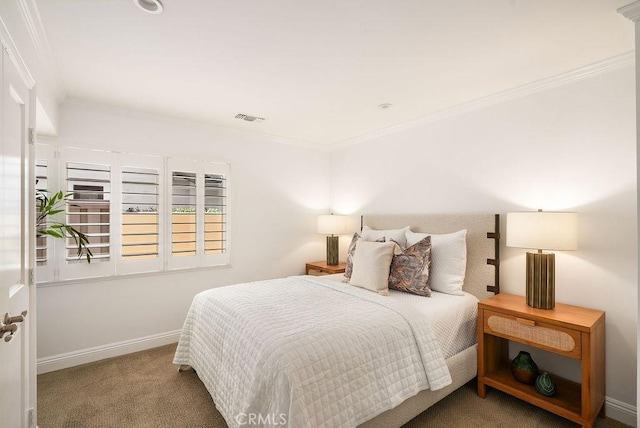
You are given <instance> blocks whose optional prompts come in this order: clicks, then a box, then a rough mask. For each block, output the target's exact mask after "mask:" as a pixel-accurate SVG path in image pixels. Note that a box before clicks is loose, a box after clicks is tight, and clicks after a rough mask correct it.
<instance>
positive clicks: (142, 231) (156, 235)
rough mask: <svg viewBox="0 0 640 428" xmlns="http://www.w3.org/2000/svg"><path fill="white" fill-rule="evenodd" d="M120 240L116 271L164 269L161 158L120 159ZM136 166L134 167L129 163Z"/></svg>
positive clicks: (134, 156)
mask: <svg viewBox="0 0 640 428" xmlns="http://www.w3.org/2000/svg"><path fill="white" fill-rule="evenodd" d="M122 162H124V163H123V165H122V166H121V169H120V174H119V175H120V189H121V190H120V206H121V209H120V216H121V222H120V223H121V224H120V226H121V239H120V241H121V242H120V247H119V249H120V254H119V258H118V263H117V272H118V273H119V274H120V273H135V272H148V271H158V270H162V267H163V260H162V243H163V239H162V223H163V221H162V219H163V217H162V216H163V211H164V209H162V203H161V201H162V199H161V198H162V180H161V172H162V171H163V168H164V162H163V160H162V158H158V157H153V156H136V155H127V156H123V157H122V158H121V163H122ZM129 165H134V166H129Z"/></svg>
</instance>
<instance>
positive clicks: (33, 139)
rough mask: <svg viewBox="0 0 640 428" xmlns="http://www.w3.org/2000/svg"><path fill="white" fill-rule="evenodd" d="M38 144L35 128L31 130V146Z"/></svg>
mask: <svg viewBox="0 0 640 428" xmlns="http://www.w3.org/2000/svg"><path fill="white" fill-rule="evenodd" d="M35 143H36V131H35V130H34V129H33V128H29V144H30V145H34V144H35Z"/></svg>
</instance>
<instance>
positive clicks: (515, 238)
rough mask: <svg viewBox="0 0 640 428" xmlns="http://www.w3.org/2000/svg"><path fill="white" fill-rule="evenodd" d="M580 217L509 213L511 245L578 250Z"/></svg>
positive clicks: (543, 212) (572, 215)
mask: <svg viewBox="0 0 640 428" xmlns="http://www.w3.org/2000/svg"><path fill="white" fill-rule="evenodd" d="M577 218H578V215H577V214H576V213H568V212H547V211H532V212H521V213H507V246H508V247H518V248H530V249H538V250H576V249H577V248H578V221H577Z"/></svg>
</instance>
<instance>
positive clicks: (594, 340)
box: [478, 293, 605, 427]
mask: <svg viewBox="0 0 640 428" xmlns="http://www.w3.org/2000/svg"><path fill="white" fill-rule="evenodd" d="M604 335H605V314H604V312H603V311H599V310H595V309H587V308H581V307H578V306H571V305H563V304H560V303H556V307H555V309H548V310H547V309H535V308H532V307H530V306H527V304H526V302H525V298H524V297H522V296H514V295H511V294H502V293H501V294H497V295H495V296H493V297H490V298H488V299H486V300H483V301H481V302H480V303H479V304H478V395H479V396H480V397H482V398H484V397H485V395H486V387H487V386H490V387H493V388H496V389H499V390H500V391H503V392H506V393H507V394H510V395H513V396H514V397H518V398H520V399H522V400H524V401H526V402H528V403H531V404H533V405H535V406H538V407H541V408H543V409H545V410H548V411H550V412H552V413H555V414H556V415H559V416H562V417H564V418H566V419H569V420H571V421H573V422H576V423H578V424H580V425H582V426H583V427H592V426H593V423H594V422H595V419H596V418H597V417H598V413H599V412H600V413H601V416H604V407H603V404H604V398H605V395H604V380H605V379H604V378H605V376H604V358H605V355H604V354H605V352H604ZM509 341H512V342H517V343H524V344H526V345H529V346H532V347H534V348H538V349H542V350H544V351H547V352H553V353H556V354H559V355H563V356H565V357H567V358H573V359H576V360H580V363H581V366H582V367H581V369H582V370H581V371H582V379H581V383H575V382H571V381H569V380H566V379H563V378H561V377H559V376H556V375H553V374H551V377H552V379H553V381H554V382H555V384H556V386H557V392H556V395H554V396H552V397H545V396H543V395H541V394H539V393H538V391H536V388H535V386H532V385H526V384H523V383H520V382H518V381H516V380H515V379H514V378H513V376H512V375H511V371H510V363H511V361H510V360H509V355H508V342H509ZM541 371H542V369H541Z"/></svg>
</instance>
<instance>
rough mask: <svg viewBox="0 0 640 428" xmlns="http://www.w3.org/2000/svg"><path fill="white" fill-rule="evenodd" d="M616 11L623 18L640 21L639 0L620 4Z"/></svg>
mask: <svg viewBox="0 0 640 428" xmlns="http://www.w3.org/2000/svg"><path fill="white" fill-rule="evenodd" d="M616 12H618V13H619V14H621V15H622V16H624V17H625V18H629V19H630V20H632V21H633V22H638V21H640V1H635V2H633V3H630V4H628V5H626V6H622V7H621V8H619V9H618V10H617V11H616Z"/></svg>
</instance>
